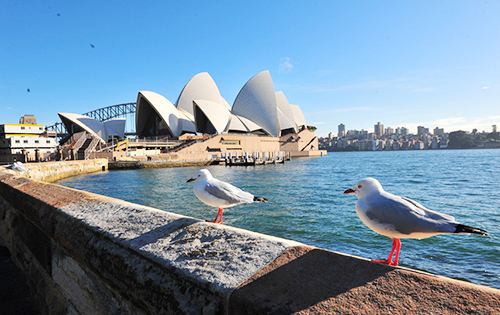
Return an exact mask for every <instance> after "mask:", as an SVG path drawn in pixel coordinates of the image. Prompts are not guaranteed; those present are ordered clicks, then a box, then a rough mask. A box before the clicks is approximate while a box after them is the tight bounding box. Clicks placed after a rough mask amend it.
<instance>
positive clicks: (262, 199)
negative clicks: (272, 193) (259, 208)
mask: <svg viewBox="0 0 500 315" xmlns="http://www.w3.org/2000/svg"><path fill="white" fill-rule="evenodd" d="M253 201H258V202H268V201H269V200H268V199H267V198H264V197H257V196H254V197H253Z"/></svg>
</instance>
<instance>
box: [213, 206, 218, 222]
mask: <svg viewBox="0 0 500 315" xmlns="http://www.w3.org/2000/svg"><path fill="white" fill-rule="evenodd" d="M219 215H220V208H219V209H217V215H216V216H215V219H214V220H213V221H212V223H219Z"/></svg>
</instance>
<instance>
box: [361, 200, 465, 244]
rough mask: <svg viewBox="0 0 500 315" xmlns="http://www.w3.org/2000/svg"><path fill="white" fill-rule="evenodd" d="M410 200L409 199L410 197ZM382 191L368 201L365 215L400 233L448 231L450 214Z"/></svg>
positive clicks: (451, 220)
mask: <svg viewBox="0 0 500 315" xmlns="http://www.w3.org/2000/svg"><path fill="white" fill-rule="evenodd" d="M410 200H411V199H410ZM410 200H407V199H405V198H401V197H399V196H396V195H393V194H390V193H384V194H383V195H380V196H378V198H375V199H372V200H370V201H369V202H368V204H367V205H368V211H366V215H367V216H368V217H369V218H370V219H371V220H374V221H377V222H378V223H380V224H384V225H387V226H392V227H393V228H394V230H396V231H397V232H399V233H402V234H412V233H434V232H449V229H450V223H454V221H455V220H454V219H453V217H451V216H447V215H443V214H440V213H438V212H435V211H432V210H429V209H427V208H425V207H424V206H422V205H421V204H419V203H418V202H416V201H413V200H411V201H410Z"/></svg>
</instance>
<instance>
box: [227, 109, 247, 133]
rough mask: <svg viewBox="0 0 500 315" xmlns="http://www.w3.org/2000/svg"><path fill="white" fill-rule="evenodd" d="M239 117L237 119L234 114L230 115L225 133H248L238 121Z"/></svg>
mask: <svg viewBox="0 0 500 315" xmlns="http://www.w3.org/2000/svg"><path fill="white" fill-rule="evenodd" d="M240 118H241V117H238V116H236V115H234V114H231V117H230V118H229V122H228V124H227V126H226V129H225V131H226V132H242V133H247V132H250V130H248V129H247V127H246V126H245V125H244V124H243V122H242V121H241V119H240Z"/></svg>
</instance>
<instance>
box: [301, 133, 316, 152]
mask: <svg viewBox="0 0 500 315" xmlns="http://www.w3.org/2000/svg"><path fill="white" fill-rule="evenodd" d="M316 138H317V137H316V136H314V137H313V138H312V139H311V141H309V142H308V143H307V144H306V145H305V146H304V147H303V148H302V150H300V151H304V150H305V149H306V148H307V147H308V146H309V145H310V144H311V143H312V142H313V141H314V140H316Z"/></svg>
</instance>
